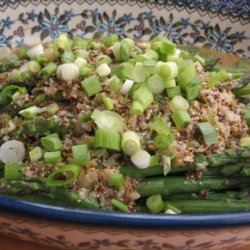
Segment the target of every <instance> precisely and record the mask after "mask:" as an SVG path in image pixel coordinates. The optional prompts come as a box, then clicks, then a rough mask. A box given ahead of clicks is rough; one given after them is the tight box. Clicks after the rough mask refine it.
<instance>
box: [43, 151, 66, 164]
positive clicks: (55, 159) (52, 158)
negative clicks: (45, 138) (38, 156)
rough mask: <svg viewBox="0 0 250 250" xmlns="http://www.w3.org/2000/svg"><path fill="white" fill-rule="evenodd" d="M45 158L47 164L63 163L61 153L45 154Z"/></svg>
mask: <svg viewBox="0 0 250 250" xmlns="http://www.w3.org/2000/svg"><path fill="white" fill-rule="evenodd" d="M43 158H44V162H45V163H51V164H56V163H59V162H62V155H61V152H60V151H54V152H45V153H44V156H43Z"/></svg>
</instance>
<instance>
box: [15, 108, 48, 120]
mask: <svg viewBox="0 0 250 250" xmlns="http://www.w3.org/2000/svg"><path fill="white" fill-rule="evenodd" d="M42 112H43V109H41V108H38V107H36V106H31V107H29V108H26V109H23V110H21V111H19V114H20V115H21V116H23V117H25V118H27V119H31V118H33V117H35V116H36V115H38V114H40V113H42Z"/></svg>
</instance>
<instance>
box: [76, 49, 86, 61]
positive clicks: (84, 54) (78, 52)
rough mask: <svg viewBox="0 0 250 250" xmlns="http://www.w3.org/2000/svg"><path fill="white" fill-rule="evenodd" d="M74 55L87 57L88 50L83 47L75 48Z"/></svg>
mask: <svg viewBox="0 0 250 250" xmlns="http://www.w3.org/2000/svg"><path fill="white" fill-rule="evenodd" d="M75 55H76V57H81V58H84V59H87V58H88V57H89V52H88V51H87V50H85V49H77V50H75Z"/></svg>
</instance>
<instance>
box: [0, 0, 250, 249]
mask: <svg viewBox="0 0 250 250" xmlns="http://www.w3.org/2000/svg"><path fill="white" fill-rule="evenodd" d="M160 32H166V33H167V34H168V36H169V38H170V39H171V40H173V41H174V42H177V43H181V44H189V45H197V46H203V47H206V48H213V49H216V50H220V51H225V52H229V53H234V54H237V55H240V56H244V57H248V58H250V1H249V0H221V1H219V0H180V1H177V0H167V1H166V0H158V1H156V0H138V1H135V0H117V1H114V0H96V1H95V0H41V1H38V0H30V1H27V0H10V1H7V0H3V1H1V0H0V47H2V46H8V47H20V46H22V45H26V44H32V43H39V42H43V41H49V40H51V39H54V38H57V37H58V36H59V35H60V34H62V33H69V34H71V35H74V36H79V37H83V38H85V37H94V38H99V37H101V36H107V35H110V34H114V33H116V34H119V35H120V36H121V37H132V38H134V39H141V40H146V39H149V38H151V37H154V36H155V35H157V34H158V33H160ZM1 202H2V200H1V198H0V208H1V209H2V210H3V206H2V204H1ZM5 210H6V209H5ZM16 211H18V208H17V209H16ZM233 217H234V215H232V218H233ZM62 219H63V218H62ZM97 220H98V218H97ZM110 224H112V223H110ZM190 226H192V225H191V224H190ZM150 228H151V227H150V225H148V228H146V229H143V228H140V229H139V228H138V229H136V228H133V230H131V228H126V227H118V226H116V225H114V224H113V226H110V227H108V226H101V225H99V226H98V225H90V224H87V223H78V224H77V223H75V222H67V223H66V222H59V221H54V220H45V219H44V218H40V219H39V218H38V216H36V217H27V216H23V215H20V214H14V213H7V212H3V211H1V212H0V233H4V234H8V235H9V236H13V237H18V238H20V239H24V240H29V241H35V242H40V243H41V244H44V245H49V246H54V247H59V248H62V249H71V250H72V249H77V250H78V249H79V250H85V249H86V250H87V249H88V250H95V249H98V250H105V249H109V250H130V249H138V250H140V249H141V250H149V249H150V250H174V249H177V250H178V249H179V250H188V249H192V250H203V249H207V250H217V249H218V250H221V249H229V250H230V249H234V250H236V249H237V247H240V246H243V245H249V244H250V237H249V230H250V226H243V225H242V226H234V227H224V228H203V229H200V228H197V229H195V228H192V229H166V228H165V229H160V228H159V229H157V228H154V229H150Z"/></svg>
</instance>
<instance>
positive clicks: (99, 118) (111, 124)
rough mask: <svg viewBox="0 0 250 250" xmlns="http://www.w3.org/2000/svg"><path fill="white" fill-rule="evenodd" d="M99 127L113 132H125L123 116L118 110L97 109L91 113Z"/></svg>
mask: <svg viewBox="0 0 250 250" xmlns="http://www.w3.org/2000/svg"><path fill="white" fill-rule="evenodd" d="M91 118H92V119H93V120H94V121H95V123H96V125H97V126H98V128H101V129H108V130H111V131H113V132H120V133H121V132H123V127H124V122H123V118H122V117H121V116H120V115H119V114H118V113H116V112H113V111H109V110H104V111H100V110H98V109H95V110H94V111H93V113H92V115H91Z"/></svg>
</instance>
